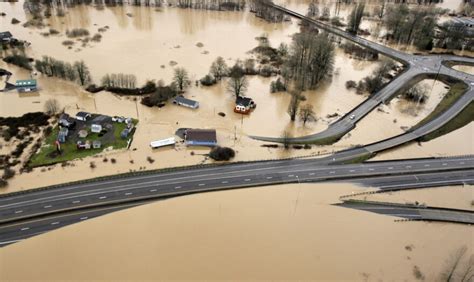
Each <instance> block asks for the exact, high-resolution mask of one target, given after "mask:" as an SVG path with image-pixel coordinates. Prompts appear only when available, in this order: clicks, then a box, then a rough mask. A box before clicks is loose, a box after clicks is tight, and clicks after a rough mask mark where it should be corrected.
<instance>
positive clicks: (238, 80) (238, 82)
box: [227, 62, 248, 99]
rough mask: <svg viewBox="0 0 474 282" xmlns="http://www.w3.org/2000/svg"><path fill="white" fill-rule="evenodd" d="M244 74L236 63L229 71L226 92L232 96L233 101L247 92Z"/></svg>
mask: <svg viewBox="0 0 474 282" xmlns="http://www.w3.org/2000/svg"><path fill="white" fill-rule="evenodd" d="M244 74H245V73H244V69H243V68H242V66H241V65H240V64H239V63H238V62H237V63H236V64H235V65H234V66H233V67H232V68H231V70H230V74H229V81H228V82H227V90H228V91H229V92H231V93H232V94H234V96H235V99H237V98H238V97H240V96H243V95H244V94H245V92H246V91H247V87H248V81H247V78H246V77H245V75H244Z"/></svg>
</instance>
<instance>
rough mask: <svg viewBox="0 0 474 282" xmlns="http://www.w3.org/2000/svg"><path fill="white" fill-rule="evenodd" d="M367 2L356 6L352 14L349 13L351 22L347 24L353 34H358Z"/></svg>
mask: <svg viewBox="0 0 474 282" xmlns="http://www.w3.org/2000/svg"><path fill="white" fill-rule="evenodd" d="M364 9H365V4H364V3H360V4H357V6H355V7H354V9H353V10H352V12H351V14H350V15H349V24H348V26H347V31H349V32H350V33H352V34H357V32H358V31H359V26H360V23H361V21H362V16H363V15H364Z"/></svg>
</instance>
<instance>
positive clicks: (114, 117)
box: [112, 116, 125, 123]
mask: <svg viewBox="0 0 474 282" xmlns="http://www.w3.org/2000/svg"><path fill="white" fill-rule="evenodd" d="M112 121H115V122H119V123H122V122H124V121H125V117H123V116H113V117H112Z"/></svg>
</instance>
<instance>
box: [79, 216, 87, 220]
mask: <svg viewBox="0 0 474 282" xmlns="http://www.w3.org/2000/svg"><path fill="white" fill-rule="evenodd" d="M80 219H81V220H86V219H88V217H87V216H83V217H81V218H80Z"/></svg>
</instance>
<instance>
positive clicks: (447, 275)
mask: <svg viewBox="0 0 474 282" xmlns="http://www.w3.org/2000/svg"><path fill="white" fill-rule="evenodd" d="M466 251H467V247H466V246H463V247H461V248H459V249H458V250H457V251H456V252H455V253H454V254H453V255H451V257H450V259H449V260H448V262H447V267H446V269H445V271H444V272H443V273H442V279H443V281H446V282H451V281H454V280H455V279H456V277H457V275H456V271H457V270H458V269H459V267H460V266H459V265H460V263H461V260H462V259H463V257H464V254H466Z"/></svg>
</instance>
